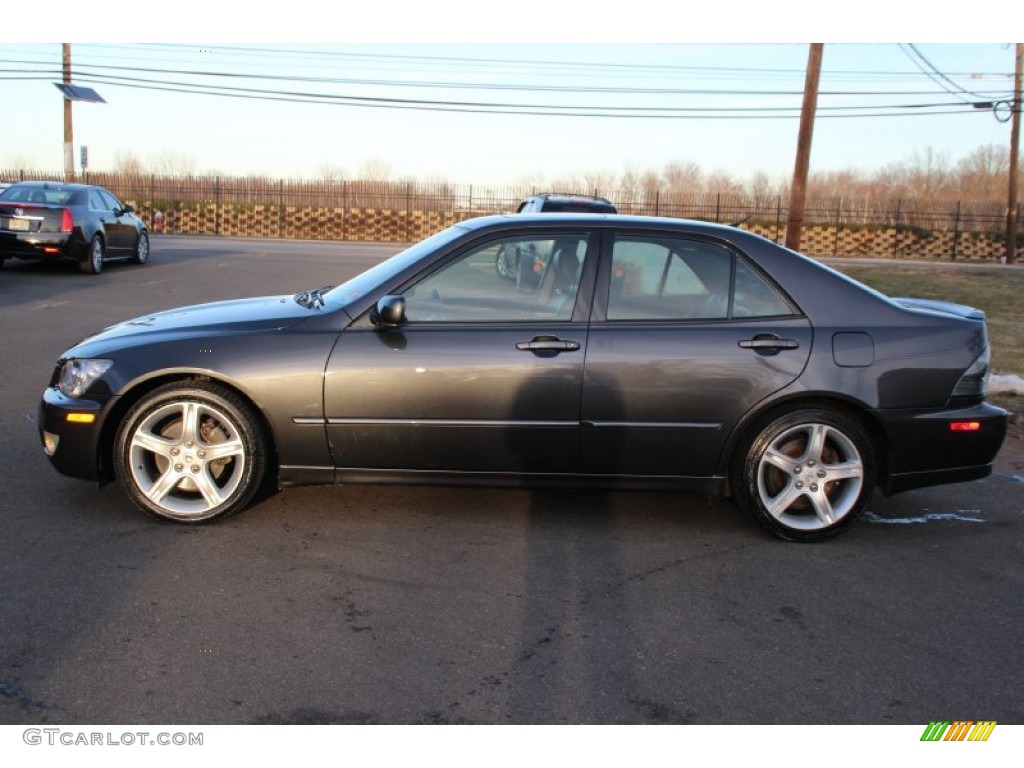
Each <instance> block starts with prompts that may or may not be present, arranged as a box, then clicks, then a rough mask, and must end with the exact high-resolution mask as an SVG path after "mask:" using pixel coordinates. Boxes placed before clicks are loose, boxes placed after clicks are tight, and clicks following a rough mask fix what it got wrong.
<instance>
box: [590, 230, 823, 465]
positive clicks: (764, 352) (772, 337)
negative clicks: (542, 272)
mask: <svg viewBox="0 0 1024 768" xmlns="http://www.w3.org/2000/svg"><path fill="white" fill-rule="evenodd" d="M601 272H602V274H601V278H600V280H599V283H598V286H599V287H598V297H599V298H598V299H597V300H596V301H595V312H594V322H593V323H592V325H591V330H590V337H589V345H588V349H587V365H586V371H585V374H584V389H583V407H582V420H583V429H582V439H583V454H584V459H583V461H584V468H585V470H586V471H589V472H599V473H610V474H621V475H643V476H655V475H666V476H669V475H671V476H678V475H681V476H688V477H705V476H709V475H712V474H714V472H715V469H716V466H717V463H718V460H719V456H720V454H721V451H722V449H723V447H724V444H725V441H726V440H727V439H728V437H729V435H730V433H731V431H732V429H733V427H734V426H735V425H736V424H737V422H738V421H739V420H740V419H741V418H742V417H743V415H744V414H746V413H747V412H748V411H749V410H750V409H751V408H752V407H754V406H755V405H756V404H757V403H759V402H761V401H762V400H764V399H765V398H766V397H768V396H769V395H771V394H772V393H774V392H776V391H778V390H779V389H781V388H782V387H785V386H786V385H787V384H789V383H791V382H792V381H793V380H794V379H795V378H796V377H797V376H798V375H799V374H800V372H801V371H802V370H803V368H804V365H805V364H806V361H807V358H808V355H809V352H810V348H811V340H812V330H811V326H810V323H809V322H808V321H807V319H806V318H804V317H803V316H801V315H800V313H799V312H798V311H797V310H796V308H795V307H794V306H793V305H792V304H791V303H790V302H789V301H788V300H787V299H786V298H785V296H784V295H783V294H782V293H781V292H780V291H779V290H778V289H777V288H776V286H774V284H773V283H772V282H771V280H770V279H769V278H767V276H765V275H763V274H761V273H759V272H758V270H757V269H756V268H754V266H753V265H752V264H751V263H749V262H748V261H747V260H746V259H744V258H743V257H742V256H741V255H740V254H738V253H736V252H735V251H734V250H732V249H731V248H730V247H728V246H727V245H725V244H723V243H721V242H716V241H711V240H703V239H697V238H687V237H682V236H671V237H666V236H660V235H650V234H645V233H629V232H620V233H609V236H608V237H607V238H606V240H605V246H604V252H603V253H602V270H601Z"/></svg>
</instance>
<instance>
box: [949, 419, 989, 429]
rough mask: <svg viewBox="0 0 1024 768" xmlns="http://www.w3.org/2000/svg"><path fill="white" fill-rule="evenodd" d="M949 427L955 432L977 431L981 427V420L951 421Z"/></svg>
mask: <svg viewBox="0 0 1024 768" xmlns="http://www.w3.org/2000/svg"><path fill="white" fill-rule="evenodd" d="M949 428H950V429H951V430H952V431H953V432H977V431H978V430H979V429H981V422H980V421H951V422H949Z"/></svg>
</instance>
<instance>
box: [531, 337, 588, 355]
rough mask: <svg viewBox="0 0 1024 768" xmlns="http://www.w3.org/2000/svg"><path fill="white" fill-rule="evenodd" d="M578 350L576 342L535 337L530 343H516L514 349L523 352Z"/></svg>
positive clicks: (578, 344) (556, 338) (578, 345)
mask: <svg viewBox="0 0 1024 768" xmlns="http://www.w3.org/2000/svg"><path fill="white" fill-rule="evenodd" d="M579 348H580V343H579V342H578V341H569V340H566V339H560V338H558V337H557V336H537V337H535V338H533V339H531V340H530V341H520V342H517V343H516V349H520V350H522V351H524V352H555V353H557V352H575V351H576V350H577V349H579Z"/></svg>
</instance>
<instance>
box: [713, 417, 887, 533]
mask: <svg viewBox="0 0 1024 768" xmlns="http://www.w3.org/2000/svg"><path fill="white" fill-rule="evenodd" d="M750 435H751V437H750V439H748V441H747V442H746V443H745V444H744V445H743V446H741V449H740V452H739V453H738V454H737V456H738V458H737V461H736V465H735V466H734V468H733V492H734V494H735V496H736V500H737V502H738V503H739V505H740V506H741V507H742V508H744V509H746V510H748V511H749V512H751V513H752V514H753V515H754V517H755V518H757V519H758V520H759V521H760V522H761V524H762V525H764V526H765V527H766V528H767V529H768V530H769V531H771V532H772V533H774V534H775V535H776V536H779V537H781V538H783V539H787V540H789V541H820V540H823V539H827V538H830V537H832V536H836V535H837V534H839V533H842V532H843V531H845V530H846V529H848V528H849V527H850V526H851V525H853V523H854V522H856V520H857V517H858V516H859V515H860V514H861V512H862V511H863V510H864V505H865V504H866V503H867V500H868V499H869V498H870V496H871V493H872V491H873V490H874V483H875V457H874V449H873V447H872V444H871V440H870V439H869V437H868V435H867V433H866V431H865V430H864V428H863V427H862V426H861V425H860V424H859V423H858V422H857V420H856V419H855V418H853V417H850V416H846V415H845V414H842V413H838V412H833V411H829V410H823V409H818V408H804V409H799V410H793V411H790V412H788V413H784V414H782V415H775V416H773V417H770V418H768V419H766V420H762V421H761V422H760V423H759V424H758V425H757V426H755V428H754V429H753V430H751V433H750Z"/></svg>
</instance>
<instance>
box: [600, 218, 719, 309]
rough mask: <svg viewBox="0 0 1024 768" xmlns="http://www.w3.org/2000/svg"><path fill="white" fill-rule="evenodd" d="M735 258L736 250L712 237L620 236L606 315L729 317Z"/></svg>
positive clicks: (616, 243) (616, 245)
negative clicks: (710, 240)
mask: <svg viewBox="0 0 1024 768" xmlns="http://www.w3.org/2000/svg"><path fill="white" fill-rule="evenodd" d="M732 263H733V255H732V253H731V252H730V251H729V250H727V249H726V248H723V247H722V246H719V245H715V244H713V243H703V242H699V241H688V240H661V239H649V238H638V237H632V236H627V237H622V236H620V237H618V238H617V239H616V241H615V244H614V246H613V249H612V279H611V287H610V293H609V297H608V319H609V320H683V319H695V318H700V319H712V320H714V319H725V318H727V317H728V316H729V302H730V289H731V282H732V280H731V277H732Z"/></svg>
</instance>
